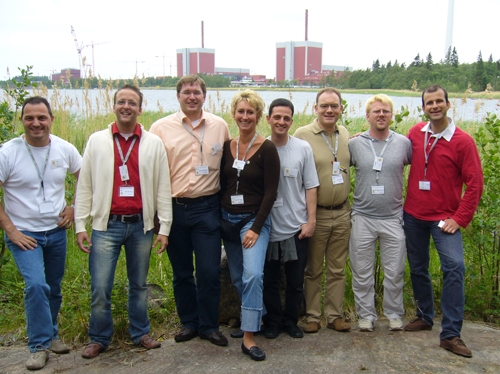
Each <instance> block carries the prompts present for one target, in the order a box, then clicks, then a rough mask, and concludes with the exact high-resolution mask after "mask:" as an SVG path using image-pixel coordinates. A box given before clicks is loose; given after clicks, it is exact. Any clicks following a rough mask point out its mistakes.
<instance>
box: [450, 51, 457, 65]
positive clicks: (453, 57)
mask: <svg viewBox="0 0 500 374" xmlns="http://www.w3.org/2000/svg"><path fill="white" fill-rule="evenodd" d="M450 62H451V65H452V66H454V67H456V68H458V53H457V49H456V48H455V47H453V52H451V59H450Z"/></svg>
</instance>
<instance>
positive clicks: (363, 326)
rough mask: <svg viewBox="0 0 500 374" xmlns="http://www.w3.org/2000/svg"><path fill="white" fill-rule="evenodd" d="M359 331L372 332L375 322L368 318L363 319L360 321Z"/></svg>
mask: <svg viewBox="0 0 500 374" xmlns="http://www.w3.org/2000/svg"><path fill="white" fill-rule="evenodd" d="M358 327H359V331H363V332H372V331H373V322H372V321H370V320H369V319H366V318H361V319H360V320H359V321H358Z"/></svg>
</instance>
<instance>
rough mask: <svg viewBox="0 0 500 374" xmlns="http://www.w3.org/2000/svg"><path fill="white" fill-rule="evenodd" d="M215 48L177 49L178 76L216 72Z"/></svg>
mask: <svg viewBox="0 0 500 374" xmlns="http://www.w3.org/2000/svg"><path fill="white" fill-rule="evenodd" d="M214 73H215V49H210V48H182V49H178V50H177V76H178V77H182V76H184V75H188V74H214Z"/></svg>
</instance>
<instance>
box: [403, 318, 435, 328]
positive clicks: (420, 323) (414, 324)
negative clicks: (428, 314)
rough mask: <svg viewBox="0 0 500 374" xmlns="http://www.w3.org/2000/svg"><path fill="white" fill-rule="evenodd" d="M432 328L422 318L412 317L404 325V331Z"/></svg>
mask: <svg viewBox="0 0 500 374" xmlns="http://www.w3.org/2000/svg"><path fill="white" fill-rule="evenodd" d="M423 330H432V326H431V325H429V324H427V322H425V321H424V320H423V319H422V318H420V317H418V318H415V319H412V320H411V321H410V322H409V323H408V324H407V325H406V326H405V331H423Z"/></svg>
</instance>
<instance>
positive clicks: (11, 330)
mask: <svg viewBox="0 0 500 374" xmlns="http://www.w3.org/2000/svg"><path fill="white" fill-rule="evenodd" d="M86 90H88V88H84V89H83V90H82V99H81V100H80V101H79V102H78V103H77V106H78V107H79V110H80V111H79V113H78V115H76V114H74V113H71V111H70V110H69V107H70V105H71V104H72V102H71V100H70V99H68V98H67V97H66V96H65V95H63V93H62V92H61V91H59V90H57V89H56V90H55V91H54V94H53V95H52V96H51V97H50V102H51V105H52V106H53V110H54V114H55V122H54V124H53V128H52V133H53V134H55V135H58V136H60V137H61V138H63V139H66V140H68V141H69V142H71V143H72V144H74V145H75V146H76V147H77V149H78V150H79V151H80V152H82V153H83V150H84V147H85V144H86V141H87V139H88V137H89V136H90V135H91V134H92V133H94V132H95V131H99V130H102V129H104V128H106V126H107V125H108V124H109V123H111V122H113V121H114V118H115V117H114V114H113V113H112V88H110V87H104V88H102V89H101V90H100V95H99V99H98V100H97V104H98V105H97V107H98V108H99V109H102V110H103V111H104V112H106V113H109V114H105V115H102V114H97V113H96V112H94V111H92V109H91V103H90V102H89V101H88V99H86V97H88V96H87V95H86ZM377 92H378V91H377ZM36 93H37V94H40V95H42V96H47V91H46V90H44V88H41V89H40V90H39V91H38V92H36ZM370 93H371V92H370ZM172 94H174V93H173V92H172ZM391 94H392V93H391ZM405 94H406V93H405ZM407 94H408V95H409V94H410V92H408V93H407ZM289 95H290V97H289V98H290V99H291V100H293V92H292V91H290V93H289ZM216 102H217V104H218V105H219V106H220V107H221V108H222V110H221V112H219V113H218V114H219V115H220V116H222V117H223V118H224V119H225V120H226V122H228V124H229V129H230V133H231V136H233V137H234V136H236V134H237V128H236V126H235V125H234V121H233V120H232V118H231V115H230V110H229V104H228V103H225V102H222V103H221V99H220V97H218V95H216V97H211V96H209V97H207V100H206V103H205V107H206V108H207V109H208V111H212V112H213V110H211V109H213V108H215V103H216ZM297 109H298V110H297V113H296V114H295V116H294V123H293V126H292V128H291V130H290V134H293V133H294V132H295V130H296V129H297V128H298V127H300V126H304V125H306V124H308V123H310V122H312V120H313V119H314V117H315V116H314V115H313V113H312V110H311V107H310V106H309V104H308V105H306V106H305V107H304V108H303V109H301V110H300V109H299V108H297ZM167 114H168V113H165V112H164V111H163V109H162V108H161V107H160V106H159V105H158V110H157V111H145V112H143V113H142V115H141V117H140V121H141V123H143V125H144V127H145V128H146V129H149V127H150V126H151V124H152V123H153V122H154V121H156V120H157V119H159V118H162V117H164V116H165V115H167ZM347 119H348V120H349V121H350V123H349V125H348V126H347V127H348V130H349V132H350V133H351V134H355V133H357V132H361V131H365V130H366V129H367V128H368V124H367V122H366V120H365V118H349V117H347ZM418 121H420V119H419V118H417V116H416V115H415V114H412V118H405V119H404V120H403V122H402V123H400V124H399V125H398V127H397V129H395V131H397V132H399V133H402V134H406V133H407V132H408V130H409V129H410V127H411V126H412V125H413V124H415V123H416V122H418ZM458 125H459V126H460V127H461V128H462V129H464V130H465V131H467V132H469V133H471V134H472V133H474V132H475V131H476V130H477V128H478V127H479V126H481V123H479V122H474V121H464V122H462V121H458ZM258 132H259V133H260V134H262V135H264V136H266V137H267V136H269V135H270V128H269V125H268V124H267V123H266V122H265V119H264V118H263V119H261V121H260V123H259V126H258ZM407 171H408V170H407ZM68 191H69V192H68V195H69V196H68V201H69V200H70V199H71V196H72V194H73V193H74V182H72V180H71V178H68ZM351 194H352V193H351ZM466 250H467V249H466ZM469 250H470V249H469ZM154 252H155V251H154V250H153V252H152V255H151V265H150V271H149V276H148V283H152V284H156V285H158V286H160V287H161V290H162V291H163V294H164V296H162V297H161V300H160V301H161V304H162V307H155V308H151V309H150V319H151V331H152V334H153V335H154V336H155V337H163V338H168V337H171V336H172V333H173V331H175V329H177V328H178V327H179V320H178V316H177V314H176V309H175V301H174V297H173V290H172V269H171V266H170V263H169V261H168V258H167V255H166V254H165V253H163V254H162V255H156V254H155V253H154ZM431 252H432V256H431V266H430V273H431V277H432V280H433V285H434V287H435V288H434V289H435V299H436V303H437V306H439V297H440V292H441V286H442V284H441V282H442V280H441V271H440V264H439V259H438V256H437V254H436V251H435V250H432V251H431ZM0 260H3V266H2V268H1V269H0V285H1V288H0V345H5V344H9V343H11V342H15V341H24V340H26V334H25V318H24V303H23V287H24V285H23V280H22V278H21V276H20V274H19V272H18V271H17V268H16V266H15V264H14V261H13V259H12V257H11V255H10V252H9V251H7V255H6V256H5V258H3V259H0ZM346 274H347V283H346V291H345V299H344V311H345V313H346V315H347V316H348V317H350V318H351V319H352V320H355V318H356V313H355V305H354V296H353V292H352V288H351V271H350V267H349V262H348V263H347V265H346ZM375 274H376V277H375V278H376V279H375V280H376V285H375V287H376V291H377V294H376V299H377V306H378V312H379V314H380V315H382V292H381V290H382V280H383V278H382V277H383V273H382V271H381V269H380V262H379V261H378V262H377V264H376V269H375ZM62 290H63V304H62V307H61V312H60V324H59V327H60V334H61V336H62V337H63V338H64V340H65V341H67V342H70V343H72V344H75V345H80V344H82V343H84V342H86V341H87V340H88V337H87V329H88V323H89V317H90V276H89V272H88V255H87V254H84V253H83V252H81V251H80V250H79V249H78V247H77V246H76V236H75V233H74V230H73V229H70V230H68V251H67V262H66V273H65V276H64V279H63V284H62ZM112 303H113V304H112V308H113V318H114V323H115V336H114V339H116V340H117V341H118V342H127V341H128V340H129V335H128V331H127V276H126V270H125V259H124V255H123V253H122V255H121V256H120V258H119V262H118V266H117V271H116V276H115V285H114V289H113V295H112ZM404 303H405V306H406V310H407V313H408V316H411V315H413V311H414V305H413V293H412V290H411V282H410V278H409V269H408V268H407V271H406V272H405V288H404ZM478 315H480V311H474V310H473V311H469V314H468V317H469V318H477V316H478Z"/></svg>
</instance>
